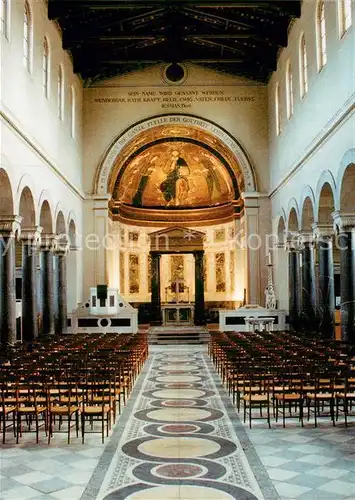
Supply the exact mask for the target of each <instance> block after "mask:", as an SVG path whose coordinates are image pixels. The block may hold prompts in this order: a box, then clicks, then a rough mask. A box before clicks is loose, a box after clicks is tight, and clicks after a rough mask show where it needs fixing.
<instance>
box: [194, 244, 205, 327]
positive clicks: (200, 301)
mask: <svg viewBox="0 0 355 500" xmlns="http://www.w3.org/2000/svg"><path fill="white" fill-rule="evenodd" d="M203 254H204V251H203V250H198V251H197V252H194V257H195V325H204V324H205V323H206V320H205V286H204V272H203Z"/></svg>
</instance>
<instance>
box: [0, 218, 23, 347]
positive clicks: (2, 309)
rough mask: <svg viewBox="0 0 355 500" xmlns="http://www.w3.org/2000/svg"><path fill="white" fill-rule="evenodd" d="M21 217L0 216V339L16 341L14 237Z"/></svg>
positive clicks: (5, 342) (6, 341)
mask: <svg viewBox="0 0 355 500" xmlns="http://www.w3.org/2000/svg"><path fill="white" fill-rule="evenodd" d="M21 222H22V217H20V216H17V215H9V216H0V236H1V237H0V339H1V343H2V344H14V343H15V342H16V288H15V238H16V237H17V236H18V234H19V232H20V227H21Z"/></svg>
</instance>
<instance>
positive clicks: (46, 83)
mask: <svg viewBox="0 0 355 500" xmlns="http://www.w3.org/2000/svg"><path fill="white" fill-rule="evenodd" d="M43 92H44V95H45V96H46V97H47V98H48V97H49V43H48V38H47V37H46V36H45V37H44V38H43Z"/></svg>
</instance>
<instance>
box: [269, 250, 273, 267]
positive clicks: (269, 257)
mask: <svg viewBox="0 0 355 500" xmlns="http://www.w3.org/2000/svg"><path fill="white" fill-rule="evenodd" d="M271 264H272V262H271V252H269V265H271Z"/></svg>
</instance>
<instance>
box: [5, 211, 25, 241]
mask: <svg viewBox="0 0 355 500" xmlns="http://www.w3.org/2000/svg"><path fill="white" fill-rule="evenodd" d="M22 221H23V217H21V215H0V234H2V235H4V236H7V237H10V238H14V237H15V236H16V234H17V235H18V234H20V232H21V223H22Z"/></svg>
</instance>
